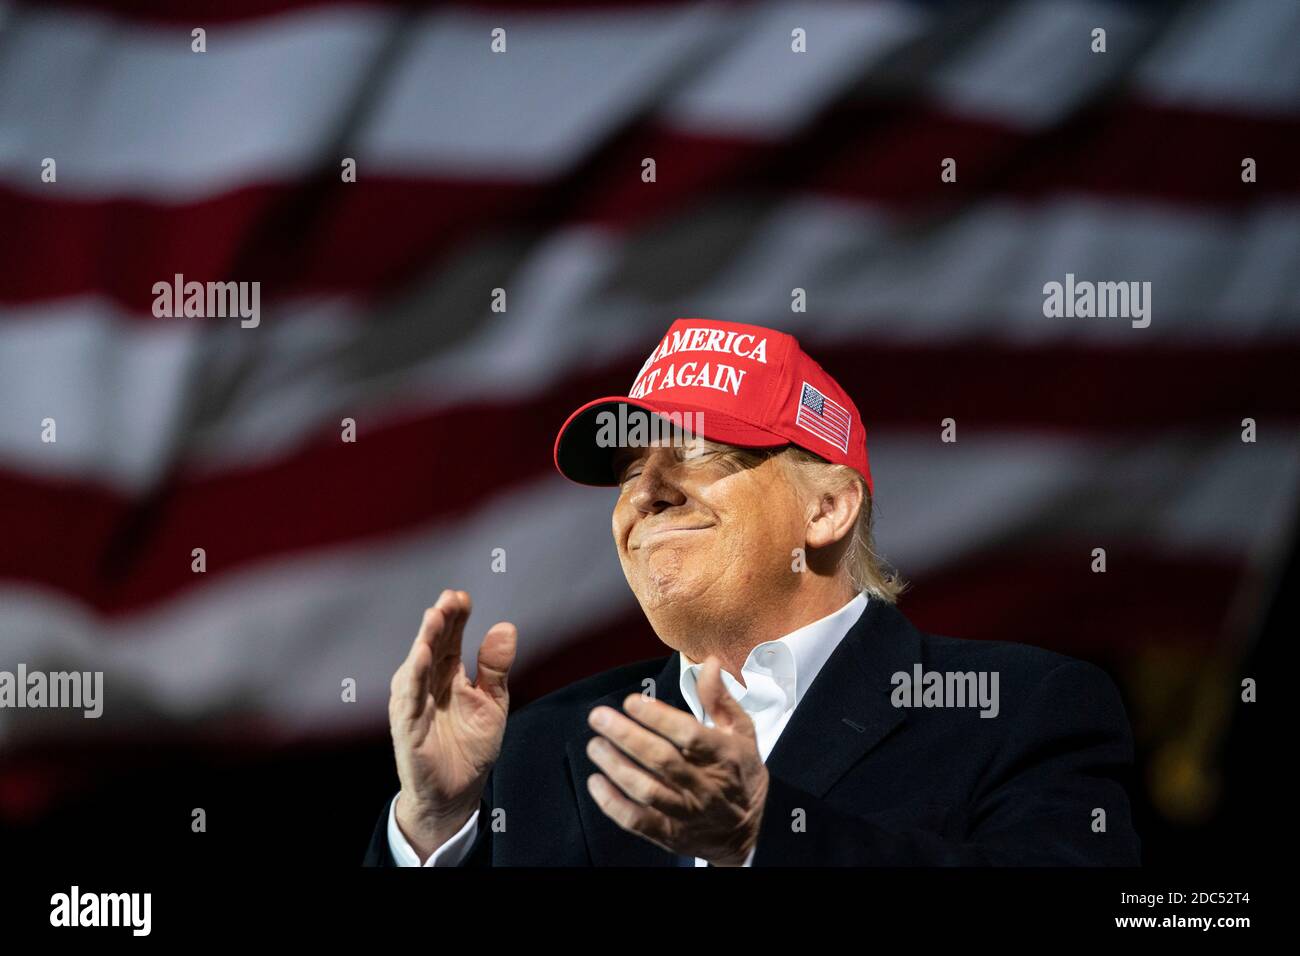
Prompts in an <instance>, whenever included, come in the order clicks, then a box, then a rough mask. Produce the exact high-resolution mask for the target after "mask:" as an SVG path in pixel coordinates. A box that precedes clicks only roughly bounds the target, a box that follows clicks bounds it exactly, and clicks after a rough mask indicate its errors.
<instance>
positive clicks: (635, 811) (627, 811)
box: [587, 773, 676, 853]
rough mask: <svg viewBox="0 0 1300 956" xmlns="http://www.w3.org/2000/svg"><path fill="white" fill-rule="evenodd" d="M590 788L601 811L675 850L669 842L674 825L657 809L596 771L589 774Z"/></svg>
mask: <svg viewBox="0 0 1300 956" xmlns="http://www.w3.org/2000/svg"><path fill="white" fill-rule="evenodd" d="M587 792H588V793H590V794H591V798H592V799H593V800H595V801H596V806H598V807H600V810H601V812H602V813H604V814H605V816H607V817H609V818H610V819H611V820H613V821H614V822H615V823H617V824H618V825H619V826H620V827H622V828H623V829H624V830H627V831H628V832H629V833H635V834H637V835H638V836H641V837H644V838H645V839H647V840H649V841H650V842H651V843H654V844H656V845H658V846H660V847H662V848H663V849H665V850H668V851H669V852H670V853H672V852H676V850H675V849H674V847H672V846H671V845H670V843H669V841H670V840H671V839H672V825H671V824H670V823H669V821H668V818H667V817H665V816H664V815H663V814H662V813H660V812H659V811H658V810H655V809H653V808H651V807H643V806H641V804H639V803H637V802H635V801H633V800H629V799H628V798H627V797H625V796H623V794H622V793H621V792H620V791H619V789H618V787H616V786H614V785H613V784H612V783H610V782H609V779H608V778H607V777H605V776H604V775H603V774H599V773H593V774H592V775H591V776H589V777H588V778H587Z"/></svg>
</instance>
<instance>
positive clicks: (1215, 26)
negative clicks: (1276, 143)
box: [1134, 0, 1300, 117]
mask: <svg viewBox="0 0 1300 956" xmlns="http://www.w3.org/2000/svg"><path fill="white" fill-rule="evenodd" d="M1134 83H1135V85H1136V86H1137V88H1138V89H1139V90H1140V91H1141V93H1142V95H1143V96H1144V97H1145V98H1148V99H1151V100H1154V101H1157V102H1167V103H1173V104H1177V105H1179V106H1193V107H1201V108H1218V109H1223V110H1229V111H1232V112H1242V113H1264V114H1284V115H1288V116H1291V117H1294V116H1296V115H1297V114H1300V4H1297V3H1277V2H1276V0H1213V2H1203V3H1189V4H1186V5H1184V6H1183V8H1182V10H1181V11H1180V12H1179V15H1178V18H1177V20H1176V21H1175V22H1174V24H1173V25H1172V27H1171V28H1170V29H1169V30H1168V31H1167V32H1166V34H1165V35H1164V36H1163V37H1162V38H1161V41H1160V43H1159V44H1157V46H1156V47H1155V49H1153V50H1151V51H1150V52H1149V53H1148V54H1147V55H1146V56H1145V57H1144V58H1143V60H1142V62H1141V63H1140V64H1139V68H1138V72H1137V74H1136V76H1135V77H1134Z"/></svg>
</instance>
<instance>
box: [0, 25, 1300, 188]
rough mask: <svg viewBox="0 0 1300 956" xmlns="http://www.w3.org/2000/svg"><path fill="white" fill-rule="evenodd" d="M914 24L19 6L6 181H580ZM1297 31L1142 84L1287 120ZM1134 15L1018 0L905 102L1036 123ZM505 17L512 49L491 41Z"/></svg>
mask: <svg viewBox="0 0 1300 956" xmlns="http://www.w3.org/2000/svg"><path fill="white" fill-rule="evenodd" d="M1277 8H1282V9H1280V10H1279V9H1277ZM924 16H925V15H924V14H918V13H916V12H915V11H913V10H910V9H909V8H907V7H904V6H901V5H899V4H896V3H881V4H865V5H859V4H836V5H834V6H826V7H822V6H820V5H813V6H809V7H806V8H801V7H799V6H798V5H790V6H785V5H783V6H780V7H774V8H768V7H765V6H763V5H755V6H753V7H745V8H741V9H733V8H724V7H718V8H714V7H711V6H707V5H705V6H687V7H681V8H668V9H662V8H656V9H654V10H653V11H648V12H647V11H640V10H613V11H597V12H592V11H583V12H577V13H575V12H564V13H560V12H554V11H547V12H544V13H536V14H532V13H529V14H521V13H511V14H508V15H504V14H501V13H498V12H491V13H479V12H474V11H465V10H451V11H446V10H443V11H437V12H432V13H428V14H423V15H420V16H418V17H415V18H413V19H412V20H410V21H409V22H408V21H405V20H403V19H402V18H401V15H400V14H399V12H398V11H395V10H386V9H374V8H367V7H353V6H339V7H334V6H325V7H320V8H313V9H310V10H306V11H299V12H293V13H289V14H285V15H283V16H277V17H271V18H266V19H259V20H253V21H249V22H245V23H235V24H225V25H221V26H220V27H215V28H213V29H212V30H210V31H209V37H208V52H207V53H201V54H200V53H193V52H191V51H190V37H189V30H188V29H186V28H181V27H165V28H164V27H159V26H157V25H151V24H138V23H131V22H121V21H117V20H114V19H108V18H103V17H100V16H96V15H87V14H84V13H77V12H65V11H58V12H51V11H44V10H40V9H33V8H31V7H28V6H23V7H22V8H19V9H18V10H16V11H15V12H14V13H13V14H12V15H11V17H10V21H11V22H10V23H9V24H8V26H7V34H8V35H7V37H6V44H5V49H6V55H5V56H4V57H3V58H0V175H3V179H4V181H5V183H6V185H8V186H10V187H12V188H17V189H22V190H25V191H29V192H31V193H33V194H35V195H40V196H48V195H57V196H60V197H63V198H72V197H82V198H96V197H108V196H127V195H130V196H138V197H142V198H151V199H155V200H160V201H174V202H180V201H185V200H196V199H199V198H202V197H206V196H210V195H212V194H214V193H217V192H219V191H222V190H228V189H232V188H234V187H236V186H238V185H240V184H243V183H248V182H258V183H261V182H283V181H294V180H297V179H298V178H300V177H301V176H303V175H304V174H306V173H308V172H309V171H312V170H314V169H316V168H317V166H318V165H319V164H324V165H326V166H327V167H329V168H335V169H337V168H338V163H339V162H340V161H341V160H342V158H343V156H344V155H347V156H352V157H354V158H357V159H358V161H359V163H360V175H361V177H363V178H364V177H365V176H367V175H382V174H384V173H411V172H415V173H417V174H418V173H427V174H435V175H436V174H445V175H458V174H470V175H474V176H479V177H489V178H490V177H495V176H506V177H510V178H511V179H512V180H515V181H518V180H525V181H529V180H536V179H542V178H544V177H547V176H551V175H554V174H555V173H557V172H559V171H562V170H565V169H569V168H571V167H572V166H573V164H574V163H575V162H576V161H578V160H579V159H581V158H583V157H584V156H585V155H586V153H587V152H588V151H589V150H591V149H593V148H595V147H597V146H599V145H601V144H602V143H604V142H605V141H606V140H607V139H608V137H609V136H610V135H611V134H612V133H614V132H616V131H617V130H618V129H620V128H621V127H622V126H623V125H624V124H626V123H627V122H628V120H629V118H630V117H632V116H634V115H636V114H637V113H638V111H640V110H642V109H644V108H646V107H649V106H653V105H654V104H655V103H656V102H658V101H661V100H662V101H663V105H661V106H660V107H659V110H660V115H661V116H662V118H663V120H664V121H665V122H667V123H669V124H673V123H677V124H680V125H681V126H682V127H683V128H684V129H688V130H696V131H698V130H702V129H704V130H709V129H713V130H730V131H732V132H740V133H742V134H743V135H747V136H752V137H755V138H760V139H763V138H766V139H776V138H778V137H780V136H782V135H785V134H787V133H788V132H790V130H791V129H793V128H795V127H797V126H798V125H799V124H800V123H802V122H806V121H808V120H811V119H812V118H813V117H814V116H815V115H817V113H818V112H819V111H820V110H822V109H823V108H824V107H825V106H826V103H827V98H828V97H830V96H833V95H835V94H836V93H837V92H839V91H840V90H841V89H842V88H843V87H844V86H845V85H846V84H849V83H852V82H853V76H852V70H853V69H854V68H857V69H859V70H862V69H864V68H866V67H869V66H870V65H871V64H872V63H873V62H874V59H875V58H876V57H878V56H880V55H881V54H882V53H886V52H889V51H890V50H893V49H895V48H896V46H897V45H898V44H899V43H900V42H902V41H904V40H906V39H907V38H909V37H911V36H914V35H915V31H916V30H917V27H918V25H920V24H921V23H922V18H923V17H924ZM1296 16H1297V14H1296V13H1295V6H1294V5H1293V4H1291V5H1288V4H1277V3H1274V2H1273V0H1260V2H1259V3H1255V4H1242V5H1240V6H1234V5H1224V4H1220V5H1217V6H1213V7H1212V8H1211V10H1210V12H1209V13H1207V14H1205V15H1203V16H1197V15H1193V14H1188V16H1187V18H1186V20H1185V22H1184V23H1183V24H1182V25H1180V27H1179V28H1178V29H1177V30H1175V31H1173V32H1171V34H1170V35H1169V36H1168V37H1167V38H1165V39H1164V40H1163V41H1162V43H1161V44H1160V46H1159V47H1158V55H1157V56H1156V57H1154V58H1153V59H1152V61H1151V63H1150V64H1148V65H1145V66H1143V68H1142V70H1141V72H1140V73H1139V74H1138V79H1137V81H1136V85H1135V87H1134V93H1135V94H1136V95H1137V96H1138V97H1139V98H1140V97H1141V96H1142V95H1144V93H1146V92H1147V91H1149V92H1150V93H1151V95H1152V96H1153V97H1154V98H1156V99H1157V100H1158V101H1160V102H1167V101H1175V102H1178V103H1180V104H1184V105H1188V106H1198V105H1203V106H1215V107H1218V106H1223V105H1225V104H1226V105H1230V106H1232V107H1233V108H1245V109H1260V108H1267V109H1270V110H1288V111H1292V112H1294V111H1295V110H1297V109H1300V83H1298V82H1296V77H1297V70H1298V69H1300V67H1297V66H1296V60H1297V58H1296V57H1294V56H1291V55H1290V54H1291V52H1292V50H1291V49H1290V48H1289V47H1287V46H1286V43H1287V41H1288V39H1289V38H1290V37H1291V36H1293V35H1294V22H1295V17H1296ZM1259 17H1263V18H1264V19H1263V20H1262V21H1261V20H1259V19H1258V18H1259ZM1142 20H1143V15H1141V14H1138V13H1135V12H1132V11H1130V9H1129V8H1128V7H1123V6H1114V5H1110V4H1096V3H1091V2H1088V3H1085V2H1079V0H1069V2H1066V0H1025V2H1024V3H1023V4H1021V5H1020V6H1017V7H1015V8H1013V9H1011V10H1009V11H1007V13H1006V14H1004V15H1003V16H1002V17H1001V18H999V19H998V20H996V21H995V22H994V23H993V25H992V26H991V27H990V28H989V29H988V30H987V31H984V32H981V33H977V34H976V36H975V37H974V39H973V40H972V41H971V43H970V46H969V47H968V48H966V49H961V50H959V51H958V53H957V54H956V55H955V57H954V59H953V60H952V61H951V62H949V63H946V64H942V65H941V66H940V67H939V68H938V69H937V70H936V71H935V73H934V75H933V76H932V77H928V78H924V79H921V80H920V81H919V82H921V83H922V88H920V89H917V90H913V91H911V92H915V93H926V92H928V93H929V94H930V95H933V96H934V97H936V98H937V99H938V100H939V104H938V105H939V106H940V107H943V108H946V109H950V110H953V111H957V112H960V113H965V114H969V115H971V116H972V117H973V118H996V119H1000V120H1004V121H1006V122H1010V123H1012V124H1014V125H1019V126H1024V127H1031V128H1032V127H1037V126H1040V125H1042V124H1043V123H1047V122H1050V121H1052V120H1054V119H1057V118H1059V117H1060V116H1061V115H1063V113H1064V111H1066V110H1069V109H1071V108H1073V107H1074V106H1075V105H1077V104H1078V103H1079V102H1081V101H1082V100H1083V99H1084V98H1086V97H1087V96H1089V95H1092V94H1093V93H1096V92H1098V91H1100V90H1103V89H1105V85H1106V84H1107V83H1108V82H1109V81H1110V79H1111V78H1112V75H1113V73H1114V71H1116V70H1119V69H1122V68H1123V67H1124V64H1125V62H1126V60H1125V57H1126V52H1127V51H1129V50H1130V49H1131V48H1132V47H1133V45H1134V44H1135V43H1137V42H1140V37H1141V33H1142V29H1143V28H1142V27H1141V23H1142ZM933 23H934V27H935V29H939V30H941V29H943V21H942V20H937V21H933ZM1261 23H1262V24H1263V25H1261ZM1099 24H1104V25H1106V26H1107V27H1108V28H1109V34H1108V42H1109V50H1110V52H1108V53H1106V54H1093V53H1092V52H1091V51H1090V50H1089V49H1088V43H1089V36H1088V33H1089V31H1090V30H1091V28H1092V27H1093V26H1096V25H1099ZM497 26H502V27H504V28H505V29H506V31H507V34H506V35H507V42H508V46H507V50H508V52H507V53H505V54H493V53H491V52H489V50H488V42H489V32H490V30H491V29H492V28H494V27H497ZM797 26H804V27H805V28H806V29H808V30H809V52H808V53H806V54H793V53H790V52H789V47H790V31H791V29H793V28H794V27H797ZM394 33H401V34H402V35H403V36H404V37H405V40H404V42H403V43H400V44H397V47H396V49H397V51H398V52H397V53H396V54H394V53H393V52H392V51H389V50H387V48H386V46H385V44H386V42H387V41H388V40H389V39H390V37H391V36H392V35H393V34H394ZM1224 44H1226V47H1225V48H1224V52H1222V57H1226V58H1227V59H1226V61H1225V60H1224V59H1222V57H1221V55H1220V54H1221V46H1223V45H1224ZM394 55H396V56H397V60H396V61H395V63H396V65H395V68H394V72H393V73H392V74H391V75H387V74H383V75H382V76H381V77H380V79H379V83H380V85H379V87H378V88H377V97H378V99H377V102H376V105H375V108H374V110H373V112H372V113H371V114H370V115H369V117H368V119H367V120H366V122H365V123H364V125H363V126H362V127H361V128H360V129H357V130H353V131H350V135H348V137H347V139H346V140H345V141H344V142H342V143H341V144H339V145H338V146H337V147H335V145H334V140H335V138H336V137H338V136H340V135H343V134H344V133H345V131H342V130H340V129H339V128H338V126H339V124H340V123H342V122H344V121H345V118H346V116H347V115H348V111H349V109H350V107H351V105H352V104H353V103H354V102H357V101H359V100H360V98H361V96H362V93H363V90H364V86H365V83H366V82H367V76H368V72H367V71H368V70H369V69H370V68H371V67H372V66H373V65H374V64H375V63H377V62H381V61H384V60H385V59H386V58H388V57H391V56H394ZM778 56H779V59H777V60H774V59H773V58H774V57H778ZM792 57H796V59H791V58H792ZM87 91H93V95H92V94H88V93H87ZM340 150H341V151H342V155H339V156H335V155H333V153H334V152H337V151H340ZM46 157H49V158H53V159H55V160H56V161H57V163H58V169H59V178H58V182H57V183H55V184H46V183H42V182H41V181H40V172H41V166H40V164H41V161H42V160H43V159H44V158H46Z"/></svg>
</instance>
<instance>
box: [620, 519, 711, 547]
mask: <svg viewBox="0 0 1300 956" xmlns="http://www.w3.org/2000/svg"><path fill="white" fill-rule="evenodd" d="M712 527H713V525H711V524H697V525H682V526H680V527H672V528H655V529H653V530H651V531H647V532H645V533H644V534H642V535H640V536H639V537H638V538H637V540H636V541H635V542H634V543H631V544H629V545H628V550H629V551H635V550H637V549H638V548H640V547H641V546H642V545H644V544H646V543H648V542H651V541H658V540H659V539H660V538H663V537H665V536H671V535H675V534H689V533H690V532H692V531H707V530H708V529H709V528H712Z"/></svg>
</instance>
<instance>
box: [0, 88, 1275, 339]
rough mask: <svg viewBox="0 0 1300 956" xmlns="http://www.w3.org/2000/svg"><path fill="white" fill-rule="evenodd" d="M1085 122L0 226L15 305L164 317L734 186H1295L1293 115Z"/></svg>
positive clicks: (1196, 189)
mask: <svg viewBox="0 0 1300 956" xmlns="http://www.w3.org/2000/svg"><path fill="white" fill-rule="evenodd" d="M1080 122H1081V123H1082V122H1083V121H1080ZM1076 125H1077V124H1075V123H1072V124H1070V125H1069V126H1067V127H1064V128H1062V130H1057V131H1052V132H1050V133H1048V134H1045V135H1044V136H1043V137H1041V138H1039V139H1033V138H1027V137H1026V136H1025V135H1024V134H1021V133H1017V132H1014V131H1011V130H1008V129H1006V128H1002V127H998V126H994V125H992V124H987V123H980V122H976V121H972V120H969V119H958V118H955V117H952V116H949V115H946V114H944V113H940V112H935V111H934V110H932V109H922V108H916V107H904V106H897V107H892V108H885V107H878V108H874V109H866V108H863V107H859V106H850V107H845V108H843V109H840V110H835V111H832V113H831V114H830V116H829V117H828V118H827V119H825V120H823V121H822V122H819V123H818V124H815V126H814V128H813V129H812V131H811V132H810V133H808V134H807V135H806V136H805V137H803V138H801V139H800V140H799V141H798V142H797V143H794V144H788V143H782V144H760V143H753V142H743V141H737V140H721V139H710V138H705V137H696V136H691V135H687V134H685V133H681V132H679V131H670V130H666V129H662V128H659V127H655V126H653V125H651V126H644V125H642V126H637V127H635V128H634V129H632V130H629V131H628V132H627V133H626V134H625V135H624V136H623V137H621V138H619V139H617V140H615V141H614V142H613V143H612V144H611V145H610V146H608V147H607V148H605V149H603V150H600V151H598V152H597V153H596V154H595V155H593V156H592V157H591V158H590V159H589V161H588V162H587V163H586V164H584V165H583V166H582V168H580V169H578V170H577V171H575V172H574V173H572V174H571V175H570V176H567V177H565V178H564V179H562V180H560V181H558V182H548V183H527V182H524V181H514V182H496V181H486V180H485V181H462V180H448V179H439V178H437V177H433V176H430V177H424V178H418V179H415V178H402V177H385V176H372V175H369V174H366V173H365V172H364V169H365V166H364V164H363V167H362V175H361V177H360V180H359V181H358V182H356V183H342V182H340V181H338V176H337V170H336V169H335V168H333V167H332V166H331V167H330V168H329V169H327V170H325V171H324V172H322V173H320V174H319V175H317V176H314V177H312V178H310V179H309V180H308V181H306V182H302V183H295V184H293V185H285V184H271V183H265V184H260V185H250V186H248V187H246V188H242V189H239V190H236V191H232V192H228V193H223V194H221V195H219V196H216V197H213V198H209V199H205V200H202V201H198V202H194V203H185V204H180V205H173V204H164V203H156V202H147V201H142V200H136V199H104V200H74V199H64V198H53V197H54V196H56V195H57V194H54V193H50V192H48V191H46V192H41V193H21V192H17V191H14V190H12V189H10V190H4V189H0V220H3V221H4V222H5V223H6V232H7V234H9V235H12V236H15V237H21V238H22V241H21V242H16V241H15V242H11V243H9V247H10V248H8V249H7V250H6V251H5V254H4V256H3V257H0V303H24V302H33V301H38V300H43V299H53V298H58V297H63V296H70V295H76V294H84V293H102V294H104V295H107V296H109V297H110V298H112V299H114V300H116V301H117V302H119V303H120V304H121V305H122V306H124V307H125V308H127V309H128V310H130V311H131V313H132V314H134V315H137V316H139V317H142V318H150V319H151V318H152V315H151V307H152V304H153V300H154V296H153V292H152V288H153V284H154V283H155V282H159V281H171V278H172V276H173V275H174V274H175V273H178V272H179V273H181V274H183V275H184V276H186V278H187V279H191V280H198V281H210V280H235V281H259V282H261V283H262V297H263V298H262V303H263V307H265V306H266V304H267V303H268V302H271V301H274V300H276V299H282V298H284V297H286V296H290V295H295V294H302V293H351V294H355V295H357V296H360V297H369V296H373V295H378V294H380V293H384V292H387V291H389V290H391V289H392V288H393V287H395V286H400V285H401V284H402V283H404V282H407V281H408V280H411V279H413V278H414V277H416V276H418V275H420V274H422V273H423V272H425V271H427V270H428V269H429V268H430V267H431V264H433V263H435V262H437V261H438V260H439V259H440V258H442V257H443V256H444V255H446V254H448V253H450V252H451V251H453V250H454V249H456V248H463V245H464V243H466V242H468V241H471V240H473V239H474V238H476V237H478V236H480V235H482V234H485V233H491V232H493V231H500V230H504V229H507V228H510V229H524V230H530V231H541V230H545V229H553V228H556V227H558V226H560V225H563V224H564V223H566V222H568V223H573V222H598V223H602V224H604V225H606V226H609V227H611V228H618V229H631V228H634V227H636V226H639V225H642V224H645V223H648V222H652V221H655V220H657V219H660V218H662V217H664V216H667V215H670V214H672V213H674V212H676V211H680V210H683V209H698V207H699V206H700V204H701V203H707V202H710V201H716V200H718V199H720V198H727V197H734V196H735V195H736V194H737V190H738V188H744V189H745V190H746V191H747V192H748V193H752V192H753V191H754V190H755V189H756V190H757V191H758V192H760V193H765V192H768V191H779V192H787V193H794V192H799V191H803V192H821V193H825V194H829V195H832V196H836V197H839V198H847V199H853V200H858V201H863V202H872V203H885V204H890V205H893V206H895V207H897V208H898V210H899V211H900V212H903V211H906V212H911V213H918V214H919V213H922V212H934V211H935V210H936V209H937V208H940V207H942V208H950V209H957V208H959V207H961V206H964V205H965V204H968V203H970V202H971V201H972V200H976V199H987V198H988V197H990V196H993V195H1005V196H1011V197H1021V198H1041V197H1042V196H1044V195H1046V194H1048V193H1062V192H1066V193H1068V192H1071V191H1080V192H1088V193H1094V194H1098V195H1105V196H1108V197H1133V198H1145V199H1152V200H1162V201H1170V202H1174V203H1186V204H1189V205H1203V204H1206V203H1210V204H1224V205H1228V206H1234V207H1239V208H1247V207H1248V206H1249V204H1251V203H1253V202H1257V201H1260V200H1264V199H1268V198H1276V197H1278V196H1282V195H1287V196H1296V195H1300V121H1297V120H1295V119H1286V120H1271V119H1260V118H1255V119H1245V118H1242V117H1237V116H1232V115H1222V114H1202V113H1194V112H1187V111H1178V110H1168V109H1163V108H1158V107H1153V106H1137V105H1134V104H1123V105H1120V106H1117V107H1115V108H1114V111H1113V112H1112V113H1107V114H1103V115H1099V116H1096V117H1095V118H1094V120H1093V125H1089V124H1087V123H1084V124H1083V128H1082V129H1076ZM1103 132H1104V133H1105V135H1102V133H1103ZM1072 135H1073V136H1077V137H1078V139H1077V140H1076V139H1074V138H1071V136H1072ZM1112 136H1113V137H1119V138H1117V139H1112V138H1111V137H1112ZM1126 136H1127V137H1133V139H1130V140H1125V139H1123V137H1126ZM1134 143H1137V144H1138V147H1140V148H1137V147H1135V146H1134ZM1143 149H1145V150H1146V152H1142V150H1143ZM1130 150H1132V151H1133V156H1135V157H1137V158H1127V157H1129V151H1130ZM1246 155H1249V156H1253V157H1254V158H1256V159H1257V161H1258V162H1259V169H1260V181H1259V182H1258V183H1255V184H1251V185H1247V184H1243V183H1242V182H1241V181H1240V175H1239V172H1240V166H1239V164H1240V159H1241V157H1242V156H1246ZM644 156H659V157H661V162H660V164H659V171H658V182H657V183H655V184H653V185H648V184H645V183H642V182H641V179H640V157H644ZM945 156H954V157H957V158H958V159H959V167H958V181H957V183H955V184H942V183H940V182H939V179H938V169H939V162H940V159H941V158H942V157H945ZM1175 159H1176V162H1175V161H1174V160H1175ZM738 184H740V186H738ZM163 321H170V320H167V319H164V320H163ZM217 321H221V320H217Z"/></svg>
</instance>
